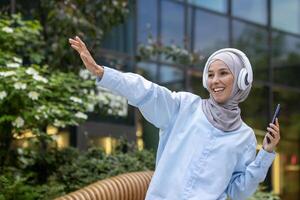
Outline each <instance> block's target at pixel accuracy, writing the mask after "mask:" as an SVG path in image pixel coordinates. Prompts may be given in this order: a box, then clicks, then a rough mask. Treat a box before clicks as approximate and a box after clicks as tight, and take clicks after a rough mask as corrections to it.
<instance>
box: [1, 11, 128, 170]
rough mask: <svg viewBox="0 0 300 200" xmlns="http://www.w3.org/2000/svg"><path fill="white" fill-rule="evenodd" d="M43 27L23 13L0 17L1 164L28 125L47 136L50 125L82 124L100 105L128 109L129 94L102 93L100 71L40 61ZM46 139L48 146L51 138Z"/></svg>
mask: <svg viewBox="0 0 300 200" xmlns="http://www.w3.org/2000/svg"><path fill="white" fill-rule="evenodd" d="M40 31H41V26H40V25H39V23H38V22H37V21H23V20H21V16H20V15H14V16H12V18H8V17H5V16H4V17H3V18H1V19H0V43H1V46H0V55H1V57H0V133H1V134H0V166H3V164H4V162H5V161H6V160H7V159H9V158H8V155H9V153H8V152H9V151H10V147H11V143H12V141H13V140H14V137H22V135H24V134H25V133H26V132H28V130H31V132H32V133H33V135H36V136H38V137H39V139H41V140H45V139H46V137H47V136H46V134H45V130H46V127H47V125H49V124H52V125H54V126H56V127H65V126H67V125H78V124H79V123H81V122H83V121H85V120H86V119H87V117H88V116H87V114H85V113H86V112H93V111H94V110H95V107H96V108H97V109H98V110H100V109H101V108H103V109H102V110H101V111H102V113H105V112H107V113H108V114H117V115H123V116H124V115H126V114H127V110H126V109H125V110H124V109H121V108H122V107H123V106H124V104H125V103H126V102H124V99H122V98H120V97H119V98H117V97H116V95H112V94H111V93H108V92H107V91H103V90H100V91H102V92H101V93H100V95H98V92H99V91H98V90H97V89H96V88H95V83H94V81H95V80H94V79H95V77H91V76H90V74H88V72H86V71H84V70H81V71H80V74H79V76H78V75H77V74H75V73H74V72H61V71H58V70H51V69H50V67H49V66H48V65H40V64H37V63H40V62H41V60H43V58H44V52H43V51H39V49H40V48H41V47H42V46H43V45H44V44H43V41H41V38H40ZM22 36H24V37H22ZM31 41H33V42H31ZM27 43H29V45H27ZM27 46H28V47H29V48H27ZM36 49H37V50H36ZM35 50H36V51H35ZM23 56H25V58H24V57H23ZM24 59H25V60H26V59H27V61H25V60H24ZM35 62H37V63H35ZM111 99H115V100H114V101H111ZM126 108H127V107H126ZM13 135H14V137H13ZM41 145H42V146H43V148H44V149H45V147H46V143H45V142H44V144H41Z"/></svg>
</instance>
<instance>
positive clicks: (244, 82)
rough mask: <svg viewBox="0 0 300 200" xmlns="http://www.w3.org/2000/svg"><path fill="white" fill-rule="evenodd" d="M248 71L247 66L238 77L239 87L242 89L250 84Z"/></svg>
mask: <svg viewBox="0 0 300 200" xmlns="http://www.w3.org/2000/svg"><path fill="white" fill-rule="evenodd" d="M247 78H248V72H247V69H246V68H243V69H241V71H240V73H239V77H238V82H237V83H238V87H239V88H240V89H241V90H246V89H247V87H248V86H249V83H248V80H247Z"/></svg>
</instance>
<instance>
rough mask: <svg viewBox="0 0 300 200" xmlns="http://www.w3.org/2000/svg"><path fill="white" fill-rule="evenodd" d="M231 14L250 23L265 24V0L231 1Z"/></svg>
mask: <svg viewBox="0 0 300 200" xmlns="http://www.w3.org/2000/svg"><path fill="white" fill-rule="evenodd" d="M232 14H233V15H234V16H236V17H240V18H243V19H246V20H249V21H252V22H257V23H260V24H263V25H266V24H267V1H266V0H233V1H232Z"/></svg>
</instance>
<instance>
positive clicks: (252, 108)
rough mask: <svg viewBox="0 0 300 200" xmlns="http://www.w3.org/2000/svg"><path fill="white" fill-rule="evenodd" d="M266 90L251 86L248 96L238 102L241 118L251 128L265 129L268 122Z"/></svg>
mask: <svg viewBox="0 0 300 200" xmlns="http://www.w3.org/2000/svg"><path fill="white" fill-rule="evenodd" d="M267 95H268V90H267V88H264V87H257V86H255V85H254V86H252V89H251V92H250V94H249V96H248V98H247V99H246V100H245V101H244V102H243V103H241V104H240V108H241V114H242V119H243V120H244V121H245V122H246V124H247V125H249V126H250V127H251V128H253V129H260V130H263V131H264V130H266V127H267V124H268V110H267V109H268V104H267V103H268V96H267Z"/></svg>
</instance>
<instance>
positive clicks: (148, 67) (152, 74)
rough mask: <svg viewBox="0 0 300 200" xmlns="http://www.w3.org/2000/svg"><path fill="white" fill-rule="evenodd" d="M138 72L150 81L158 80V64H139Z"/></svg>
mask: <svg viewBox="0 0 300 200" xmlns="http://www.w3.org/2000/svg"><path fill="white" fill-rule="evenodd" d="M137 70H138V73H139V74H140V75H142V76H143V77H144V78H146V79H147V80H149V81H156V80H157V64H155V63H147V62H140V63H138V64H137Z"/></svg>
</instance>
